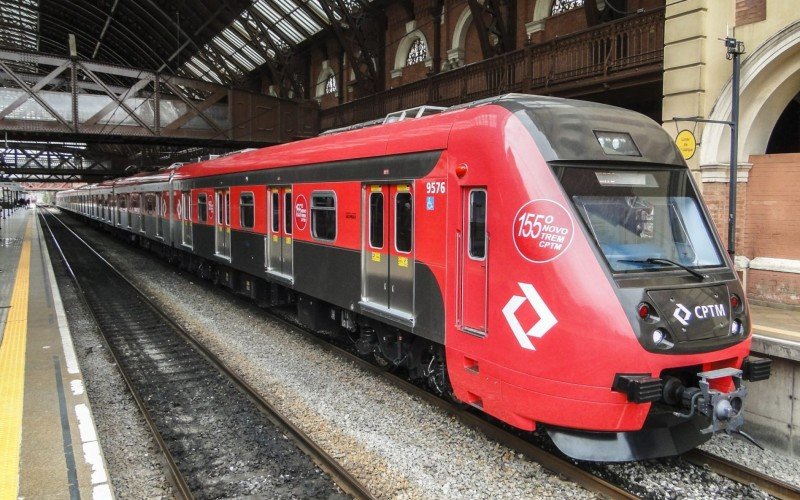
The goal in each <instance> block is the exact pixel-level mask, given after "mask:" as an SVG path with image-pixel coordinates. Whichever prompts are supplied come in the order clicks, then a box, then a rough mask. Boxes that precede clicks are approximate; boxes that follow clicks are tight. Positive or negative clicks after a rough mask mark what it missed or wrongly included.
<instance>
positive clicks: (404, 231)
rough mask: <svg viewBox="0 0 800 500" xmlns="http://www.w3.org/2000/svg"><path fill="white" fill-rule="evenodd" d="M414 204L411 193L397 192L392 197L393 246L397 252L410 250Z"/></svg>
mask: <svg viewBox="0 0 800 500" xmlns="http://www.w3.org/2000/svg"><path fill="white" fill-rule="evenodd" d="M413 214H414V206H413V205H412V199H411V193H397V196H395V198H394V216H395V220H394V227H395V230H394V231H395V232H394V246H395V249H396V250H397V251H398V252H410V251H411V244H412V231H411V229H412V225H413V224H412V221H413V218H414V217H413Z"/></svg>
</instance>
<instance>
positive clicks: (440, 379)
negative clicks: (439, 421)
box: [423, 345, 460, 403]
mask: <svg viewBox="0 0 800 500" xmlns="http://www.w3.org/2000/svg"><path fill="white" fill-rule="evenodd" d="M426 354H427V356H426V357H425V358H424V359H425V361H426V363H427V364H426V367H425V370H424V372H423V374H424V375H425V379H426V382H427V384H428V387H429V388H430V390H431V391H433V392H434V393H435V394H437V395H439V396H441V397H442V398H444V399H446V400H448V401H452V402H454V403H460V401H459V399H458V398H457V397H456V395H455V393H454V392H453V386H452V385H450V377H449V376H448V375H447V363H446V360H445V356H444V348H443V347H442V346H439V345H431V346H430V347H429V348H428V352H427V353H426Z"/></svg>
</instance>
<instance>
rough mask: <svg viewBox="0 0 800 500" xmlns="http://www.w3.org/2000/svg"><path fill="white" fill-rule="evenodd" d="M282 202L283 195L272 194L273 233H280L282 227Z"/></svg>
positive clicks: (275, 192)
mask: <svg viewBox="0 0 800 500" xmlns="http://www.w3.org/2000/svg"><path fill="white" fill-rule="evenodd" d="M280 202H281V195H280V194H278V191H277V190H276V191H273V192H272V232H273V233H277V232H279V231H280V227H281V216H280Z"/></svg>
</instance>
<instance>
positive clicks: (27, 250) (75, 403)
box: [0, 209, 113, 500]
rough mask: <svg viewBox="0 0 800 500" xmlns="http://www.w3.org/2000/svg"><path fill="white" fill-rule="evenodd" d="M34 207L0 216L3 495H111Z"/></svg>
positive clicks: (0, 486)
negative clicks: (1, 217)
mask: <svg viewBox="0 0 800 500" xmlns="http://www.w3.org/2000/svg"><path fill="white" fill-rule="evenodd" d="M106 470H107V469H106V463H105V460H104V458H103V454H102V450H101V448H100V443H99V442H98V440H97V433H96V430H95V425H94V420H93V418H92V413H91V407H90V405H89V400H88V398H87V396H86V393H85V391H84V384H83V377H82V375H81V372H80V368H79V366H78V362H77V358H76V356H75V351H74V348H73V345H72V338H71V336H70V332H69V328H68V325H67V320H66V315H65V312H64V308H63V305H62V303H61V297H60V294H59V292H58V287H57V286H56V282H55V276H54V274H53V270H52V265H51V261H50V257H49V255H48V252H47V248H46V246H45V240H44V231H43V230H42V228H41V227H40V226H39V222H38V218H37V217H36V210H35V209H18V210H17V211H16V212H14V213H12V214H10V215H8V216H7V217H6V218H5V219H0V500H5V499H18V498H69V499H77V498H95V499H103V498H113V491H112V488H111V482H110V480H109V478H108V475H107V473H106Z"/></svg>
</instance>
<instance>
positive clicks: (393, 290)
mask: <svg viewBox="0 0 800 500" xmlns="http://www.w3.org/2000/svg"><path fill="white" fill-rule="evenodd" d="M392 293H394V285H392Z"/></svg>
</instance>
